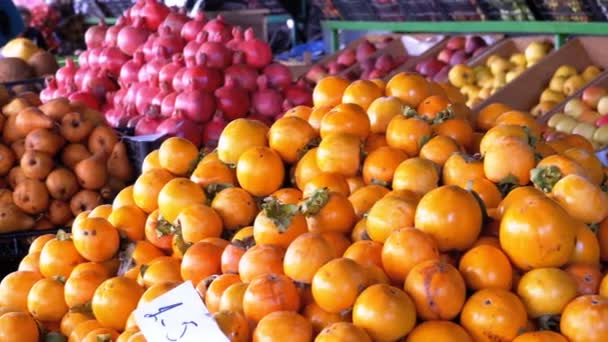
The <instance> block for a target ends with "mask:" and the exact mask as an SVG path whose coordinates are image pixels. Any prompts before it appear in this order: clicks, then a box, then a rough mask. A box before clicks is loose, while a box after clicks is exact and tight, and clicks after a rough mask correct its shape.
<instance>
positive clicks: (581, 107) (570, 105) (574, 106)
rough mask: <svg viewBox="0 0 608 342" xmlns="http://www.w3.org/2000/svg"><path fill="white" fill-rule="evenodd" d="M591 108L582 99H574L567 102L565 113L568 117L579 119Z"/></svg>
mask: <svg viewBox="0 0 608 342" xmlns="http://www.w3.org/2000/svg"><path fill="white" fill-rule="evenodd" d="M590 109H591V108H589V106H588V105H587V104H586V103H585V102H583V101H582V100H580V99H572V100H570V101H568V102H566V105H565V106H564V113H565V114H566V115H568V116H571V117H574V118H578V117H579V116H581V115H582V114H583V113H584V112H586V111H588V110H590Z"/></svg>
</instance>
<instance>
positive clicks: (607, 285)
mask: <svg viewBox="0 0 608 342" xmlns="http://www.w3.org/2000/svg"><path fill="white" fill-rule="evenodd" d="M598 294H599V295H600V296H602V297H608V274H606V275H604V278H602V281H601V282H600V286H599V291H598Z"/></svg>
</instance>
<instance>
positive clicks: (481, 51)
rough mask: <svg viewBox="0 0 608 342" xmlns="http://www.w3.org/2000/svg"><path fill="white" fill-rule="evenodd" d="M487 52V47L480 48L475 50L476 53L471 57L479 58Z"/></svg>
mask: <svg viewBox="0 0 608 342" xmlns="http://www.w3.org/2000/svg"><path fill="white" fill-rule="evenodd" d="M487 50H488V47H487V46H484V47H482V48H479V49H477V50H475V52H473V55H471V57H477V56H479V55H481V54H482V53H484V52H486V51H487Z"/></svg>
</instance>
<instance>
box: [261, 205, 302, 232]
mask: <svg viewBox="0 0 608 342" xmlns="http://www.w3.org/2000/svg"><path fill="white" fill-rule="evenodd" d="M261 207H262V210H264V214H265V215H266V217H268V218H269V219H270V220H272V223H274V225H275V226H276V227H277V229H278V230H279V232H281V233H284V232H285V231H287V229H289V226H290V225H291V221H292V220H293V217H294V216H295V215H297V214H299V212H300V211H299V208H298V206H297V205H295V204H284V203H281V202H280V201H279V200H278V199H277V198H276V197H273V196H269V197H266V198H264V200H263V201H262V205H261Z"/></svg>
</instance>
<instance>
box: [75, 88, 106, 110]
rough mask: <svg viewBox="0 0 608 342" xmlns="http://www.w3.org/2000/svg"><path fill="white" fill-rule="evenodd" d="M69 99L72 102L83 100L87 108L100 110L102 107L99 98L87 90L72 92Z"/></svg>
mask: <svg viewBox="0 0 608 342" xmlns="http://www.w3.org/2000/svg"><path fill="white" fill-rule="evenodd" d="M68 99H69V100H70V101H72V102H82V103H84V104H85V105H86V106H87V108H91V109H95V110H99V107H100V105H99V101H98V99H97V98H96V97H95V96H93V94H91V93H89V92H86V91H77V92H75V93H72V94H70V96H68Z"/></svg>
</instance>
